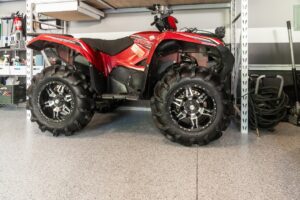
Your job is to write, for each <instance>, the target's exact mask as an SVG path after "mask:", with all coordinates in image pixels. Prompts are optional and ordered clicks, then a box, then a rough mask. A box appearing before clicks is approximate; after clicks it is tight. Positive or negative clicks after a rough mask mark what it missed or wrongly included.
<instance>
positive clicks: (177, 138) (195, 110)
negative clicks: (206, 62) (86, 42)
mask: <svg viewBox="0 0 300 200" xmlns="http://www.w3.org/2000/svg"><path fill="white" fill-rule="evenodd" d="M224 102H225V101H223V95H222V88H221V86H220V84H219V81H218V79H217V77H214V76H213V75H212V74H211V73H210V72H209V70H207V69H205V68H200V67H198V66H183V67H180V68H177V69H171V70H169V71H168V72H167V73H166V74H165V75H164V77H163V78H162V80H161V81H159V82H158V83H157V84H156V86H155V88H154V95H153V97H152V98H151V110H152V116H153V119H154V122H155V124H156V125H157V127H158V128H159V129H160V130H162V133H163V134H164V135H165V136H166V137H167V138H168V139H170V140H171V141H174V142H178V143H181V144H184V145H188V146H189V145H193V144H198V145H205V144H208V143H209V142H210V141H212V140H215V139H217V138H219V137H221V135H222V129H224V128H225V127H224V124H223V122H222V120H223V119H226V117H225V116H224V115H225V114H224V113H225V112H224V111H225V108H224Z"/></svg>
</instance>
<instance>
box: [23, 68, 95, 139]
mask: <svg viewBox="0 0 300 200" xmlns="http://www.w3.org/2000/svg"><path fill="white" fill-rule="evenodd" d="M27 94H28V97H29V99H28V102H27V109H29V110H30V111H31V121H33V122H37V123H38V125H39V128H40V129H41V130H42V131H43V132H44V131H50V132H52V133H53V135H54V136H58V135H59V134H64V135H66V136H70V135H73V134H74V132H76V131H79V130H81V129H82V128H84V127H85V126H86V125H87V124H88V123H89V122H90V120H91V118H92V117H93V114H94V108H95V103H94V100H93V98H92V93H91V92H90V90H89V85H88V83H87V82H86V78H85V76H83V75H82V74H79V73H78V72H77V71H75V70H74V68H73V67H72V66H51V67H48V68H46V69H44V70H43V71H42V72H41V73H39V74H38V75H36V76H35V77H33V79H32V83H31V86H30V87H29V88H28V91H27Z"/></svg>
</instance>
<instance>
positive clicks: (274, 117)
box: [249, 87, 289, 130]
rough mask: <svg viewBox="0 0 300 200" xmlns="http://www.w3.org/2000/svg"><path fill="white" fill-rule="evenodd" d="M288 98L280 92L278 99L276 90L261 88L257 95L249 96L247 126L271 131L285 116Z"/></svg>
mask: <svg viewBox="0 0 300 200" xmlns="http://www.w3.org/2000/svg"><path fill="white" fill-rule="evenodd" d="M288 102H289V98H288V96H287V95H286V94H285V93H284V92H282V93H281V95H280V97H278V88H274V87H261V88H260V89H259V93H258V94H255V92H254V91H253V92H251V93H250V95H249V125H250V128H252V129H256V130H258V128H263V129H273V128H274V126H276V125H277V124H278V123H279V122H280V121H282V120H283V119H284V118H285V117H286V114H287V107H288Z"/></svg>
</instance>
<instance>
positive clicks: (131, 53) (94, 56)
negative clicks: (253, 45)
mask: <svg viewBox="0 0 300 200" xmlns="http://www.w3.org/2000/svg"><path fill="white" fill-rule="evenodd" d="M170 20H171V21H172V19H170ZM174 24H175V21H174ZM175 26H176V24H175ZM130 37H131V38H132V39H133V40H134V44H133V45H132V46H130V47H128V48H127V49H125V50H123V51H122V52H120V53H119V54H117V55H114V56H109V55H107V54H105V53H103V52H100V51H94V50H93V49H92V48H91V47H90V46H88V45H87V44H86V43H84V42H83V41H82V40H80V39H76V38H73V37H70V36H64V35H54V34H42V35H39V36H38V37H36V38H34V39H33V40H31V41H30V42H29V44H28V45H29V46H35V45H34V43H38V42H43V43H44V44H45V46H47V45H46V44H47V43H49V44H51V43H57V44H60V45H64V46H67V47H69V48H71V49H73V50H75V51H77V52H78V53H80V54H82V55H83V56H84V57H85V58H86V59H87V60H88V62H89V63H91V64H92V65H93V66H94V67H96V68H97V69H98V70H99V71H101V72H103V74H104V75H105V76H108V75H109V73H110V72H111V71H112V69H113V68H114V67H116V66H124V67H128V68H132V69H135V70H139V71H144V70H145V68H146V66H149V64H150V63H151V60H152V57H153V54H154V52H155V50H156V48H157V47H158V46H159V44H160V43H161V42H163V41H166V40H178V41H184V42H188V43H195V44H201V45H205V46H213V47H216V46H220V45H221V46H224V43H223V42H222V41H221V40H219V39H216V38H211V37H207V36H203V35H200V34H195V33H187V32H175V31H167V32H156V31H148V32H140V33H135V34H133V35H131V36H130ZM143 60H145V61H146V65H141V64H139V63H141V61H143Z"/></svg>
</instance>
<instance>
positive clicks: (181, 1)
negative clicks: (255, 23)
mask: <svg viewBox="0 0 300 200" xmlns="http://www.w3.org/2000/svg"><path fill="white" fill-rule="evenodd" d="M82 1H83V2H85V3H87V4H89V5H91V6H93V7H96V8H98V9H109V8H136V7H151V6H152V5H153V4H161V5H187V4H215V3H229V2H230V0H122V1H120V0H82ZM101 1H102V2H103V3H101Z"/></svg>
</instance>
